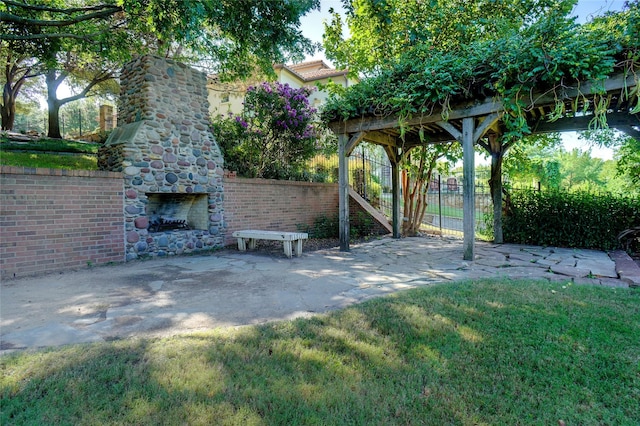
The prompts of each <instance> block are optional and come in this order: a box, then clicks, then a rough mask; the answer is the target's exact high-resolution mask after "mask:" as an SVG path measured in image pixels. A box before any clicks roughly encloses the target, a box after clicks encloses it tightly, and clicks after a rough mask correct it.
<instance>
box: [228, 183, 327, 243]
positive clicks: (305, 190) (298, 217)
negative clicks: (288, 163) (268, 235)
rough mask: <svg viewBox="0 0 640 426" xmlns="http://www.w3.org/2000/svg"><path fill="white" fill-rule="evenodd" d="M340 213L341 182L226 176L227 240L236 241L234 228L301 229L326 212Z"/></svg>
mask: <svg viewBox="0 0 640 426" xmlns="http://www.w3.org/2000/svg"><path fill="white" fill-rule="evenodd" d="M337 214H338V185H337V184H335V183H311V182H292V181H280V180H269V179H244V178H225V181H224V220H225V222H226V224H227V230H226V237H225V244H226V245H229V244H235V243H236V240H235V239H234V238H233V237H232V236H231V234H232V233H233V231H237V230H241V229H260V230H264V231H298V227H297V225H298V224H306V225H313V222H314V220H315V219H316V218H317V217H319V216H322V215H326V216H334V215H337Z"/></svg>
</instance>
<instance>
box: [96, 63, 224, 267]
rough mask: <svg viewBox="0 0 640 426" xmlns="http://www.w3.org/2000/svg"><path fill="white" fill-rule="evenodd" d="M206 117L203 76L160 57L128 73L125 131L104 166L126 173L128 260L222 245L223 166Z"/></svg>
mask: <svg viewBox="0 0 640 426" xmlns="http://www.w3.org/2000/svg"><path fill="white" fill-rule="evenodd" d="M208 110H209V105H208V101H207V89H206V76H205V74H204V73H201V72H199V71H196V70H194V69H192V68H189V67H187V66H185V65H184V64H180V63H178V62H175V61H172V60H167V59H164V58H159V57H155V56H143V57H140V58H138V59H136V60H134V61H132V62H130V63H128V64H126V65H125V66H124V68H123V70H122V74H121V94H120V99H119V105H118V124H119V127H117V128H116V129H115V130H114V131H113V132H112V133H111V135H110V136H109V139H108V140H107V142H106V143H105V146H104V147H103V148H102V149H101V151H100V153H99V160H98V161H99V166H100V168H101V169H103V170H111V171H120V172H122V173H123V177H124V197H125V209H124V220H125V231H126V253H127V254H126V257H127V260H131V259H135V258H138V257H140V256H164V255H171V254H181V253H188V252H193V251H199V250H204V249H209V248H215V247H221V246H222V245H223V243H224V235H223V234H224V232H223V231H224V222H223V211H224V210H223V206H222V202H223V186H222V177H223V174H224V172H223V159H222V155H221V154H220V150H219V148H218V146H217V144H216V142H215V140H214V138H213V135H212V134H211V132H210V130H209V116H208V114H209V112H208ZM159 223H161V224H162V226H158V224H159Z"/></svg>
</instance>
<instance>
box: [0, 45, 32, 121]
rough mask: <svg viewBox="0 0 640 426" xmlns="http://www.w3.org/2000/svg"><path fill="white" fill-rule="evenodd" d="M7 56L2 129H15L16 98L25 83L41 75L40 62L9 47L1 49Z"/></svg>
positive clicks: (4, 75)
mask: <svg viewBox="0 0 640 426" xmlns="http://www.w3.org/2000/svg"><path fill="white" fill-rule="evenodd" d="M0 52H2V55H3V57H6V62H5V66H4V70H3V71H4V72H3V77H4V79H3V80H4V84H3V87H2V105H0V116H1V117H2V130H13V126H14V122H15V117H16V99H17V98H18V94H19V93H20V90H21V89H22V88H23V86H24V84H25V83H26V82H27V81H28V80H29V79H31V78H34V77H37V76H38V75H40V71H39V68H38V62H37V61H35V60H34V59H32V58H29V57H26V56H19V55H17V54H16V53H15V52H12V51H11V50H8V49H0Z"/></svg>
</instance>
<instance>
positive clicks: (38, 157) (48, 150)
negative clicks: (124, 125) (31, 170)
mask: <svg viewBox="0 0 640 426" xmlns="http://www.w3.org/2000/svg"><path fill="white" fill-rule="evenodd" d="M97 152H98V144H95V143H87V142H78V141H69V140H64V139H41V140H37V141H34V142H28V143H24V142H11V141H9V140H7V139H6V138H0V164H1V165H4V166H22V167H40V168H48V169H69V170H74V169H75V170H97V169H98V162H97V159H96V156H95V154H96V153H97ZM56 153H60V154H56ZM74 154H75V155H74ZM83 154H85V155H83Z"/></svg>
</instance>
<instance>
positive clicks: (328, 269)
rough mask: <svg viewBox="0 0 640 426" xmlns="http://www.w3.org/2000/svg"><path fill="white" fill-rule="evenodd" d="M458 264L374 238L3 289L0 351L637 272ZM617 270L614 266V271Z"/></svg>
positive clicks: (437, 248)
mask: <svg viewBox="0 0 640 426" xmlns="http://www.w3.org/2000/svg"><path fill="white" fill-rule="evenodd" d="M462 254H463V247H462V241H461V240H458V239H447V238H439V237H417V238H404V239H400V240H394V239H391V238H383V239H380V240H375V241H371V242H368V243H364V244H360V245H356V246H353V247H352V249H351V251H350V252H348V253H344V252H340V251H338V249H331V250H321V251H316V252H310V253H306V252H303V256H302V257H300V258H293V259H287V258H286V257H285V256H284V255H283V254H281V255H280V256H276V255H270V254H265V253H260V252H258V253H251V252H250V253H240V252H237V251H235V250H226V251H221V252H218V253H215V254H211V255H202V256H184V257H179V256H178V257H169V258H162V259H154V260H149V261H135V262H129V263H126V264H121V265H113V266H105V267H98V268H93V269H87V270H82V271H75V272H68V273H65V274H55V275H48V276H40V277H33V278H25V279H18V280H10V281H6V282H3V283H2V287H1V293H0V296H1V297H0V303H1V305H0V308H1V309H0V327H1V329H0V349H2V350H4V351H5V352H6V351H11V350H15V349H22V348H32V347H42V346H56V345H63V344H71V343H81V342H94V341H102V340H109V339H117V338H126V337H132V336H137V337H151V336H168V335H174V334H179V333H188V332H194V331H199V330H207V329H212V328H216V327H230V326H243V325H250V324H260V323H264V322H267V321H274V320H286V319H292V318H298V317H308V316H311V315H315V314H317V313H321V312H327V311H330V310H333V309H339V308H343V307H346V306H349V305H352V304H354V303H359V302H362V301H364V300H367V299H370V298H372V297H379V296H384V295H387V294H390V293H393V292H397V291H402V290H406V289H411V288H416V287H421V286H428V285H433V284H436V283H443V282H455V281H460V280H465V279H482V278H534V279H545V280H548V281H554V282H555V281H560V282H562V281H565V282H574V283H575V284H580V285H602V286H607V287H620V288H623V287H629V286H630V285H639V283H640V269H638V268H637V265H635V263H634V262H633V261H631V259H628V260H629V261H631V263H633V266H635V267H636V268H637V269H638V271H635V270H633V268H632V265H630V264H627V263H624V261H625V260H626V259H625V258H624V256H626V253H622V254H621V253H615V254H612V256H613V257H614V259H612V258H611V257H610V256H609V255H608V254H607V253H604V252H597V251H592V250H573V249H554V248H543V247H533V246H519V245H513V244H503V245H495V244H490V243H482V242H478V243H476V247H475V259H474V261H465V260H463V259H462ZM623 254H624V256H623ZM627 258H628V256H627ZM617 260H620V261H621V262H622V264H623V266H621V267H620V268H618V269H616V265H617ZM634 271H635V272H634ZM634 273H635V274H636V275H634ZM618 274H620V277H621V278H622V279H619V278H617V277H618ZM636 279H637V281H635V280H636Z"/></svg>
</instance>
